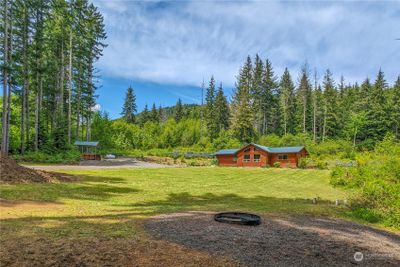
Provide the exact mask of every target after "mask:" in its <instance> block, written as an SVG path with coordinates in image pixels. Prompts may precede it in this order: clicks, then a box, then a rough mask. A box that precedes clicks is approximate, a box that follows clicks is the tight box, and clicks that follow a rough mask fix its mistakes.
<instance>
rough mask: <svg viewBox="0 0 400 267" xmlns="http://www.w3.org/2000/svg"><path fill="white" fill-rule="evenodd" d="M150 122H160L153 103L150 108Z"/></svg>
mask: <svg viewBox="0 0 400 267" xmlns="http://www.w3.org/2000/svg"><path fill="white" fill-rule="evenodd" d="M150 120H151V121H152V122H157V123H158V122H160V118H159V113H158V111H157V108H156V103H153V106H152V107H151V112H150Z"/></svg>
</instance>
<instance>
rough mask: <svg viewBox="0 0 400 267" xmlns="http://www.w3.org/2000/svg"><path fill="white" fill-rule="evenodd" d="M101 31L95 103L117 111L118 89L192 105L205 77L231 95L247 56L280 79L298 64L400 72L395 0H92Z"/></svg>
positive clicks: (349, 77) (141, 100) (143, 99)
mask: <svg viewBox="0 0 400 267" xmlns="http://www.w3.org/2000/svg"><path fill="white" fill-rule="evenodd" d="M92 2H93V3H94V4H95V5H96V6H97V7H98V8H99V10H100V11H101V12H102V14H103V16H104V22H105V27H106V32H107V36H108V37H107V40H106V43H107V44H108V46H107V47H106V48H105V50H104V56H103V57H102V58H100V60H99V61H98V62H97V63H96V67H97V68H98V70H99V75H100V78H99V81H98V83H99V86H100V88H99V90H98V95H99V98H98V103H99V105H100V106H101V109H102V110H105V111H107V112H108V113H109V115H110V116H111V117H112V118H117V117H119V116H120V112H121V107H122V103H123V99H124V95H125V92H126V90H127V88H128V87H129V86H132V87H133V88H134V90H135V93H136V97H137V104H138V111H141V110H142V109H143V107H144V105H145V104H148V105H149V106H151V105H152V104H153V103H155V104H156V105H157V106H159V105H162V106H171V105H174V104H175V103H176V101H177V100H178V98H181V100H182V101H183V103H200V102H201V84H202V81H203V79H204V81H205V83H206V84H207V83H208V81H209V79H210V77H211V75H214V77H215V79H216V81H217V83H218V84H219V83H222V85H223V87H224V89H225V93H226V94H227V95H228V96H231V94H232V90H233V88H234V85H235V79H236V76H237V74H238V71H239V68H240V67H241V65H242V64H243V63H244V61H245V59H246V57H247V55H250V56H251V57H254V56H255V55H256V54H259V55H260V56H261V58H263V59H267V58H268V59H269V60H270V61H271V62H272V64H273V67H274V71H275V74H276V75H277V77H279V76H280V75H281V74H282V73H283V70H284V68H285V67H287V68H288V69H289V70H290V72H291V74H292V76H293V77H294V78H295V80H297V77H298V73H299V70H300V68H301V66H302V65H303V64H304V63H305V62H307V64H308V65H309V68H310V69H311V70H312V71H314V70H316V71H317V73H318V77H319V79H322V77H323V73H324V72H325V70H326V69H328V68H329V69H330V70H331V72H333V74H334V77H335V79H336V80H337V81H338V80H339V79H340V76H341V75H343V76H344V78H345V82H347V83H349V82H351V83H353V82H356V81H358V82H362V81H363V80H364V79H365V78H366V77H369V78H371V79H375V76H376V74H377V72H378V70H379V68H382V70H383V71H384V73H385V76H386V79H387V81H388V82H389V83H390V84H392V83H393V82H394V80H395V79H396V78H397V76H398V75H399V74H400V40H396V39H398V38H400V1H391V2H390V1H363V2H357V1H346V2H344V1H332V2H331V1H306V2H303V1H286V2H278V1H217V2H214V1H175V2H156V1H144V2H141V1H121V0H93V1H92Z"/></svg>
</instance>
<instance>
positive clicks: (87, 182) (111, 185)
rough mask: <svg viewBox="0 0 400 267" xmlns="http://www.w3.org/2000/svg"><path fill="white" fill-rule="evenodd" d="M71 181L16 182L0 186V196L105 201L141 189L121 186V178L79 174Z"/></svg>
mask: <svg viewBox="0 0 400 267" xmlns="http://www.w3.org/2000/svg"><path fill="white" fill-rule="evenodd" d="M81 178H82V179H81V180H80V181H77V182H71V183H48V184H18V185H7V186H2V187H1V188H0V197H1V198H2V199H6V200H30V201H48V202H55V203H58V202H60V201H61V200H63V199H74V200H89V201H107V200H109V199H110V198H112V197H115V196H119V195H124V194H132V193H138V192H140V191H141V190H139V189H135V188H132V187H127V186H121V185H120V184H122V183H123V179H122V178H113V177H99V176H96V177H92V176H81Z"/></svg>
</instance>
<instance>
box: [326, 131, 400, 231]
mask: <svg viewBox="0 0 400 267" xmlns="http://www.w3.org/2000/svg"><path fill="white" fill-rule="evenodd" d="M331 184H333V185H335V186H343V187H346V188H349V189H353V190H355V191H356V192H355V193H354V195H353V196H352V199H351V206H352V207H353V209H354V212H355V213H354V214H355V215H356V216H359V217H360V218H364V217H366V218H373V219H374V220H375V219H376V220H381V221H383V222H384V223H385V224H387V225H390V226H394V227H400V216H399V214H400V144H399V143H398V142H396V141H395V139H394V138H393V136H387V137H386V138H385V139H384V140H383V141H382V142H380V143H379V144H377V146H376V148H375V152H374V153H370V152H365V153H361V154H359V155H357V166H356V167H350V168H346V167H336V168H335V169H334V170H333V171H332V174H331ZM363 211H365V212H363ZM364 213H365V214H364ZM360 214H361V215H360ZM371 214H372V215H371Z"/></svg>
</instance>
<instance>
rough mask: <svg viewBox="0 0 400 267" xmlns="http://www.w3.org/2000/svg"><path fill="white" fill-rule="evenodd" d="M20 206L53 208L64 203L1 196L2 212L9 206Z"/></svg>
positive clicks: (22, 207)
mask: <svg viewBox="0 0 400 267" xmlns="http://www.w3.org/2000/svg"><path fill="white" fill-rule="evenodd" d="M16 207H17V208H20V209H42V208H45V209H53V208H62V207H63V204H60V203H52V202H40V201H30V200H8V199H2V198H0V213H1V211H2V210H3V209H8V208H13V209H14V208H16Z"/></svg>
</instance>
